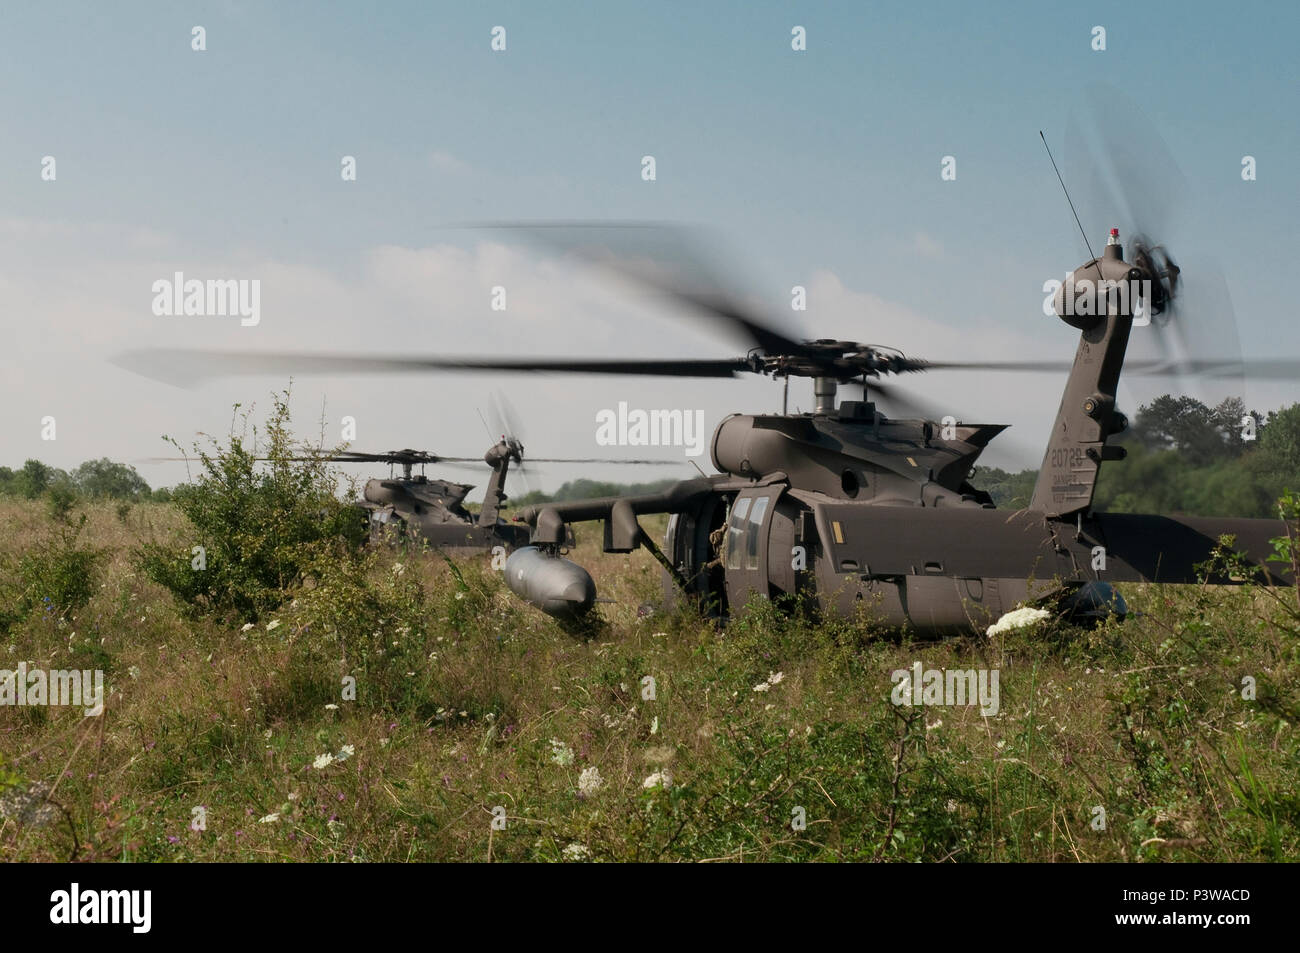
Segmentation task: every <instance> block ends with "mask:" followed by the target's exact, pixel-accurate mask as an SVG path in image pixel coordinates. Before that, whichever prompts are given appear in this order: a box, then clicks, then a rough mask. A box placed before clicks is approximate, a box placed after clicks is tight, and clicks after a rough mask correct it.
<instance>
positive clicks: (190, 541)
mask: <svg viewBox="0 0 1300 953" xmlns="http://www.w3.org/2000/svg"><path fill="white" fill-rule="evenodd" d="M236 410H238V405H236ZM248 417H249V414H248V413H245V414H244V415H243V423H244V431H245V433H247V431H248V429H249V423H248ZM290 423H291V421H290V414H289V392H288V391H285V392H284V393H283V394H277V395H275V397H274V409H273V410H272V413H271V415H270V417H269V418H268V420H267V421H266V424H265V428H264V431H263V432H259V429H258V428H257V427H256V426H253V427H252V444H251V446H250V445H249V444H248V442H246V440H245V438H244V437H243V436H239V435H236V434H234V433H233V432H232V434H231V435H230V438H229V442H228V444H227V445H225V446H221V445H220V444H218V443H217V442H216V441H215V440H211V441H210V442H211V446H210V447H209V448H208V449H206V450H205V449H201V448H200V447H199V446H198V445H197V444H196V445H195V446H194V454H195V455H196V456H197V458H198V462H199V464H200V466H201V469H202V472H201V473H200V475H199V477H198V479H197V480H196V481H195V482H193V483H189V484H184V485H182V486H179V487H177V488H176V489H175V490H174V491H173V495H172V502H173V503H174V504H175V505H176V507H177V508H178V509H179V510H180V511H181V512H182V513H183V514H184V515H185V516H186V518H187V519H188V520H189V522H190V525H191V526H192V527H193V532H192V534H191V535H189V536H188V538H183V539H179V540H175V541H173V542H172V543H171V544H169V545H160V544H158V543H148V544H146V545H144V546H143V547H141V548H140V549H138V550H137V551H136V552H135V554H134V558H135V563H136V565H137V567H138V568H139V569H140V571H141V572H142V573H143V574H144V575H145V576H147V577H148V578H149V579H152V580H153V581H154V582H157V583H158V584H159V585H161V586H163V587H164V588H166V589H168V590H169V591H170V592H171V593H172V595H173V596H175V597H176V598H177V599H178V600H180V601H181V602H182V603H184V604H185V605H186V606H187V607H189V608H190V609H191V610H192V611H199V612H207V613H211V614H214V615H217V616H219V617H223V618H241V619H253V618H257V617H258V616H260V615H262V614H263V613H266V612H268V611H270V610H271V609H274V608H275V607H276V606H278V605H279V604H280V603H281V602H283V601H284V599H285V595H286V592H287V591H288V590H289V589H291V588H292V587H294V586H296V585H297V584H298V583H299V582H300V581H301V579H302V575H303V570H304V567H305V565H306V562H307V561H308V559H309V558H310V554H311V551H312V549H311V547H312V545H313V544H316V543H321V542H324V541H326V540H333V539H338V538H340V537H342V538H343V539H345V540H346V541H347V542H348V544H349V545H351V546H357V545H359V544H360V543H361V542H362V541H363V538H364V535H365V528H364V525H363V524H362V521H361V520H360V519H359V518H358V516H357V512H356V510H355V509H353V508H351V507H349V506H347V505H346V504H345V503H343V502H341V501H340V500H339V499H338V498H337V497H336V496H335V488H336V482H337V481H336V478H335V475H334V473H333V472H332V471H331V469H330V468H329V466H328V464H327V463H326V462H325V461H324V460H322V459H320V457H319V456H311V455H309V456H307V457H304V456H303V455H302V453H301V451H300V450H299V449H298V448H296V447H295V446H294V444H293V435H292V432H291V430H290ZM259 437H260V438H261V439H262V446H261V448H260V449H261V454H262V455H261V456H259V452H258V449H257V447H258V442H259ZM172 442H173V444H174V445H176V446H177V448H178V449H180V446H179V444H176V443H175V441H172ZM182 452H183V451H182Z"/></svg>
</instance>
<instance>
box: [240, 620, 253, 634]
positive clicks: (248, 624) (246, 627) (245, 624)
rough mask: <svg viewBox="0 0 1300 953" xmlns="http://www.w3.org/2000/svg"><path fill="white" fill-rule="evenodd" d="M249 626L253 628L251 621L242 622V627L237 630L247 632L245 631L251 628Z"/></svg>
mask: <svg viewBox="0 0 1300 953" xmlns="http://www.w3.org/2000/svg"><path fill="white" fill-rule="evenodd" d="M251 628H253V623H251V622H245V623H244V627H243V628H242V629H240V630H239V631H240V632H247V631H248V630H249V629H251Z"/></svg>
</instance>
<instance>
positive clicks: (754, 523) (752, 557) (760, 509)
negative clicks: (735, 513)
mask: <svg viewBox="0 0 1300 953" xmlns="http://www.w3.org/2000/svg"><path fill="white" fill-rule="evenodd" d="M767 503H768V500H767V497H765V496H760V497H759V498H758V499H756V500H755V501H754V508H753V509H752V510H750V512H749V537H748V539H747V540H746V548H745V568H746V569H757V568H758V541H759V540H760V539H761V538H762V530H763V517H764V516H765V515H766V514H767Z"/></svg>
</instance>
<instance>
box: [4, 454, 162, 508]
mask: <svg viewBox="0 0 1300 953" xmlns="http://www.w3.org/2000/svg"><path fill="white" fill-rule="evenodd" d="M51 492H55V493H59V494H67V493H69V492H71V493H74V494H76V495H78V496H84V497H88V498H90V499H110V500H120V501H126V502H131V503H141V502H144V501H146V500H152V501H155V502H166V501H167V500H170V499H171V495H172V494H171V490H169V489H167V488H165V487H160V488H159V489H157V490H151V489H150V488H149V484H148V483H146V482H145V480H144V477H142V476H140V474H139V473H137V472H136V471H135V467H132V466H128V465H127V464H125V463H114V462H113V461H112V460H109V459H108V458H107V457H101V458H100V459H98V460H87V461H86V462H85V463H83V464H81V465H80V466H78V467H75V468H74V469H72V470H70V471H69V470H61V469H59V468H58V467H52V466H50V465H48V464H45V463H42V462H41V461H40V460H28V461H27V462H26V463H24V464H23V465H22V466H21V467H19V468H18V469H17V470H13V469H10V468H9V467H0V496H17V497H22V498H24V499H28V500H34V499H37V498H38V497H42V496H45V495H47V494H49V493H51Z"/></svg>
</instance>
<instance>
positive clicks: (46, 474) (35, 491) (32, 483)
mask: <svg viewBox="0 0 1300 953" xmlns="http://www.w3.org/2000/svg"><path fill="white" fill-rule="evenodd" d="M15 476H16V479H15V480H14V486H15V488H16V489H17V490H18V493H19V495H20V496H25V497H26V498H27V499H29V500H34V499H36V498H37V497H38V496H40V495H41V494H42V493H44V492H45V491H46V490H47V489H49V486H50V484H51V483H53V482H54V480H55V476H56V473H55V470H54V468H53V467H48V466H46V465H45V464H43V463H41V461H39V460H28V461H27V462H26V463H24V464H23V468H22V469H21V470H19V471H18V473H17V474H16V475H15Z"/></svg>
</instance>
